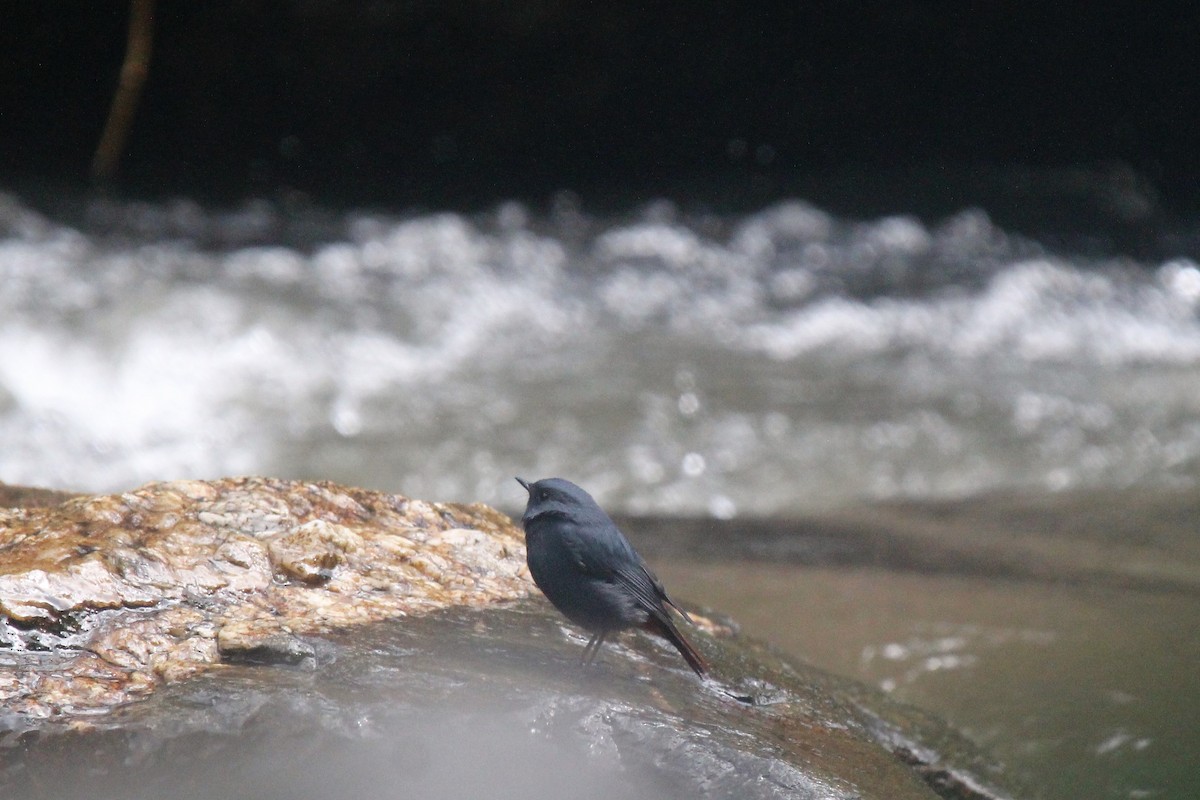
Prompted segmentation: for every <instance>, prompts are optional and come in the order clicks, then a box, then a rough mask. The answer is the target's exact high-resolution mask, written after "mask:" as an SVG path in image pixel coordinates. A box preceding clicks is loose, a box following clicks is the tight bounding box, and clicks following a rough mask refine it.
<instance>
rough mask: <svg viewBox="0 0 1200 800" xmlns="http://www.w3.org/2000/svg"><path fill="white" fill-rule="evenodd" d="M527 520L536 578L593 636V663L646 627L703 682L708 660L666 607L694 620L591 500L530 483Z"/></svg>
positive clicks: (567, 489)
mask: <svg viewBox="0 0 1200 800" xmlns="http://www.w3.org/2000/svg"><path fill="white" fill-rule="evenodd" d="M517 482H518V483H520V484H521V485H522V486H524V487H525V490H526V491H527V492H529V503H528V504H527V505H526V506H525V514H524V516H522V517H521V523H522V524H523V525H524V526H525V550H526V553H527V558H528V560H529V573H530V574H531V575H532V576H533V581H534V583H536V584H537V585H538V588H539V589H541V590H542V593H543V594H545V595H546V597H547V599H549V600H550V602H551V603H553V604H554V607H555V608H557V609H558V610H559V611H561V612H562V613H563V614H564V615H565V616H566V617H567V619H569V620H571V621H572V622H574V623H575V624H576V625H578V626H579V627H581V628H584V629H585V630H587V631H589V632H590V633H591V634H592V638H591V640H590V641H589V642H588V643H587V647H585V648H584V650H583V658H584V662H585V663H587V664H590V663H592V661H593V660H594V659H595V658H596V653H597V652H599V650H600V646H601V645H602V644H604V639H605V637H607V636H608V635H609V634H610V633H614V632H616V631H620V630H624V629H625V628H643V629H645V630H647V631H650V632H651V633H654V634H657V635H659V636H661V637H663V638H664V639H666V640H667V641H668V642H670V643H671V644H672V645H674V646H675V649H676V650H678V651H679V653H680V655H682V656H683V658H684V660H685V661H687V663H688V666H690V667H691V668H692V669H693V670H695V671H696V674H697V675H700V676H701V677H703V676H704V675H705V674H706V673H707V671H708V670H707V667H706V666H705V664H704V659H702V658H701V657H700V654H699V653H698V652H696V648H694V647H692V645H691V644H689V643H688V641H687V640H686V639H684V638H683V634H681V633H680V632H679V629H678V628H676V627H675V623H674V621H672V619H671V615H670V612H668V611H667V606H670V607H671V608H673V609H675V610H676V611H678V612H679V613H680V614H681V615H683V617H684V619H686V620H688V621H689V622H691V618H690V617H688V615H687V613H686V612H685V611H684V610H683V609H681V608H680V607H679V606H677V605H675V603H674V602H673V601H672V600H671V598H669V597H667V592H666V590H665V589H664V588H663V585H662V582H661V581H659V579H658V578H657V577H655V575H654V573H653V572H651V571H650V568H649V567H648V566H646V562H645V561H643V560H642V557H641V556H639V555H638V554H637V552H636V551H635V550H634V549H633V546H632V545H630V544H629V541H628V540H627V539H626V538H625V535H624V534H622V533H621V531H620V529H619V528H617V526H616V523H614V522H613V521H612V520H611V519H610V518H609V516H608V514H605V513H604V510H603V509H602V508H600V506H598V505H597V504H596V501H595V500H593V499H592V496H591V495H590V494H588V493H587V492H585V491H584V490H583V489H581V488H579V487H578V486H576V485H575V484H573V483H571V482H570V481H568V480H563V479H562V478H546V479H544V480H540V481H535V482H533V483H529V482H527V481H524V480H522V479H521V478H517Z"/></svg>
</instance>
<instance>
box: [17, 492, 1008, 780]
mask: <svg viewBox="0 0 1200 800" xmlns="http://www.w3.org/2000/svg"><path fill="white" fill-rule="evenodd" d="M0 503H7V504H10V505H12V506H13V507H11V508H7V509H0V615H2V616H0V707H2V709H3V711H2V712H0V796H3V797H7V796H13V797H17V796H20V797H59V798H69V797H77V796H78V797H85V796H86V797H88V798H93V799H94V798H102V797H110V796H111V797H162V796H168V795H169V796H175V797H178V796H183V797H191V796H193V795H194V796H197V797H200V796H216V795H221V796H226V795H229V796H233V795H238V796H251V795H253V796H292V795H301V794H303V795H309V796H320V795H324V794H332V793H333V792H334V791H336V792H337V793H338V794H343V793H346V792H353V793H355V794H357V795H359V796H362V797H371V796H381V797H383V796H388V797H390V796H393V795H394V793H392V794H389V787H394V785H395V783H396V782H397V781H403V782H404V784H405V785H406V786H408V787H410V788H411V789H413V791H415V792H416V794H417V795H422V796H423V795H425V794H430V795H437V796H443V797H457V796H462V797H469V796H479V795H480V794H482V793H484V792H485V791H486V793H488V794H489V795H491V796H510V795H511V796H514V797H515V796H521V797H530V796H532V797H537V796H543V795H544V796H550V795H554V796H563V794H564V793H565V794H568V795H573V796H579V797H592V796H597V797H600V796H603V797H605V798H609V799H610V800H611V799H612V798H617V797H635V796H660V797H739V798H742V797H744V798H757V797H795V798H895V799H896V800H905V798H926V799H927V800H928V798H936V797H943V798H977V799H979V800H983V799H984V798H996V797H1004V796H1008V795H1006V794H1005V793H1004V792H1003V791H1002V790H1000V789H997V788H993V786H994V785H995V784H998V783H999V782H1001V781H1003V780H1004V779H1005V777H1004V774H1003V773H1002V772H1001V771H999V770H998V768H997V767H995V765H993V764H991V763H990V762H989V761H988V760H987V759H986V758H985V757H984V756H982V755H981V754H979V753H978V752H977V751H976V750H975V749H973V748H972V747H971V746H970V744H969V743H967V742H966V741H965V740H963V739H962V738H961V737H960V736H958V735H957V734H955V733H954V732H953V731H951V730H949V729H947V728H946V727H945V726H944V725H943V724H941V723H940V722H938V721H937V720H933V719H930V718H929V717H927V716H926V715H923V714H921V713H919V712H917V711H915V710H913V709H909V708H905V707H903V706H899V705H896V704H894V703H892V702H891V701H890V700H888V698H886V697H885V696H883V695H881V694H880V693H878V692H876V691H873V690H871V689H869V688H867V687H864V686H861V685H858V684H855V683H853V682H850V681H846V680H843V679H839V678H836V677H834V676H831V675H828V674H826V673H822V672H820V671H818V670H815V669H812V668H810V667H806V666H804V665H802V664H796V663H791V662H788V661H786V660H784V659H781V658H780V657H779V656H778V655H777V654H775V653H773V652H772V651H770V650H769V649H768V648H766V647H764V646H762V645H759V644H756V643H753V642H748V641H744V640H742V639H741V638H740V637H739V636H738V635H737V634H736V627H735V626H734V625H733V624H732V623H729V622H727V621H722V620H720V619H719V618H717V617H716V616H715V615H712V614H710V615H707V616H705V615H699V616H698V623H699V625H700V628H701V630H700V631H699V632H696V633H695V638H696V640H697V644H698V645H699V646H700V647H701V648H702V649H703V650H704V652H705V655H706V656H707V657H708V659H709V660H710V662H711V663H712V665H713V667H714V676H715V677H714V678H712V679H710V680H707V681H703V682H701V681H698V680H696V679H695V677H694V676H693V675H692V674H691V673H690V672H689V671H688V670H687V668H686V666H685V665H683V663H682V662H681V661H679V659H678V658H677V657H676V656H675V654H674V653H673V652H672V651H670V650H669V649H668V648H664V647H663V646H660V644H659V643H658V642H657V641H655V640H652V639H650V638H648V637H645V636H641V635H636V634H630V635H627V636H625V637H624V638H623V639H622V641H621V644H620V645H619V646H614V647H611V648H609V649H606V651H605V653H604V658H603V662H602V663H601V664H599V665H598V666H596V667H593V668H592V669H590V670H582V669H581V667H580V665H579V664H578V654H579V650H580V637H579V636H578V633H577V632H575V631H572V630H571V629H570V628H569V626H567V625H565V624H564V623H563V622H562V620H561V619H560V618H559V617H558V616H557V614H556V613H555V612H554V611H553V609H551V608H550V607H549V605H548V604H547V603H545V602H544V601H543V600H541V598H540V597H539V596H537V595H536V589H534V587H533V585H532V583H531V582H530V580H529V576H528V573H527V571H526V568H525V553H524V544H523V537H522V535H521V533H520V531H519V530H518V529H516V528H515V527H514V526H513V524H512V522H511V521H510V520H509V519H508V518H507V517H506V516H504V515H502V514H500V513H498V512H496V511H494V510H492V509H489V508H487V507H484V506H479V505H470V506H463V505H452V504H437V503H429V502H424V501H420V500H413V499H409V498H405V497H400V496H397V495H388V494H382V493H377V492H370V491H365V490H360V489H353V488H347V487H343V486H337V485H334V484H329V483H302V482H292V481H282V480H271V479H262V478H242V479H228V480H220V481H186V482H173V483H156V484H149V485H147V486H144V487H142V488H140V489H137V490H135V491H131V492H126V493H122V494H115V495H105V496H69V495H58V494H53V493H45V492H40V491H25V490H14V489H13V488H12V487H0ZM531 595H533V596H531ZM568 778H570V780H568ZM564 781H566V783H564Z"/></svg>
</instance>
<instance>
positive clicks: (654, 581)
mask: <svg viewBox="0 0 1200 800" xmlns="http://www.w3.org/2000/svg"><path fill="white" fill-rule="evenodd" d="M638 567H639V568H640V569H641V571H642V572H644V573H645V574H646V578H647V579H648V580H649V581H650V584H651V585H652V586H653V587H654V591H655V592H656V593H657V594H658V596H659V598H660V599H661V600H662V601H663V602H664V603H666V604H667V605H669V606H670V607H671V608H673V609H675V610H676V611H678V612H679V614H680V616H682V617H683V618H684V619H686V620H687V621H688V622H692V618H691V617H690V616H688V613H687V612H686V611H684V610H683V609H682V608H680V607H679V605H678V604H677V603H676V602H675V601H674V600H672V599H671V598H670V597H668V596H667V590H666V587H664V586H663V585H662V581H660V580H659V579H658V576H657V575H655V574H654V573H653V572H651V571H650V568H649V567H647V566H646V565H645V563H641V564H638ZM693 624H695V623H693Z"/></svg>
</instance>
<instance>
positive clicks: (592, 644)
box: [580, 631, 608, 666]
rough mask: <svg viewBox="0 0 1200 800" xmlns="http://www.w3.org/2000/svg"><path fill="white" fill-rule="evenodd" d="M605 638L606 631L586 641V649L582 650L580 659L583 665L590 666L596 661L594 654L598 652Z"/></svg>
mask: <svg viewBox="0 0 1200 800" xmlns="http://www.w3.org/2000/svg"><path fill="white" fill-rule="evenodd" d="M606 636H608V631H601V632H600V633H597V634H596V635H594V636H593V637H592V638H591V639H590V640H589V641H588V643H587V647H585V648H583V658H581V659H580V660H581V661H582V662H583V663H584V665H586V666H590V665H591V663H592V662H593V661H595V660H596V653H598V652H600V645H602V644H604V638H605V637H606Z"/></svg>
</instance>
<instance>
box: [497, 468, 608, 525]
mask: <svg viewBox="0 0 1200 800" xmlns="http://www.w3.org/2000/svg"><path fill="white" fill-rule="evenodd" d="M517 483H519V484H521V485H522V486H524V487H525V491H527V492H529V502H528V503H526V505H525V514H524V515H523V516H522V517H521V521H522V522H529V521H530V520H532V519H537V518H539V517H547V516H557V517H577V516H581V515H583V516H586V515H588V514H593V513H595V512H599V511H600V507H599V506H598V505H596V501H595V500H593V499H592V496H591V495H590V494H588V493H587V492H585V491H584V490H583V489H581V488H579V487H578V486H576V485H575V484H573V483H571V482H570V481H568V480H565V479H563V478H543V479H542V480H540V481H533V482H532V483H530V482H529V481H527V480H525V479H523V478H517ZM600 513H603V512H600Z"/></svg>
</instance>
